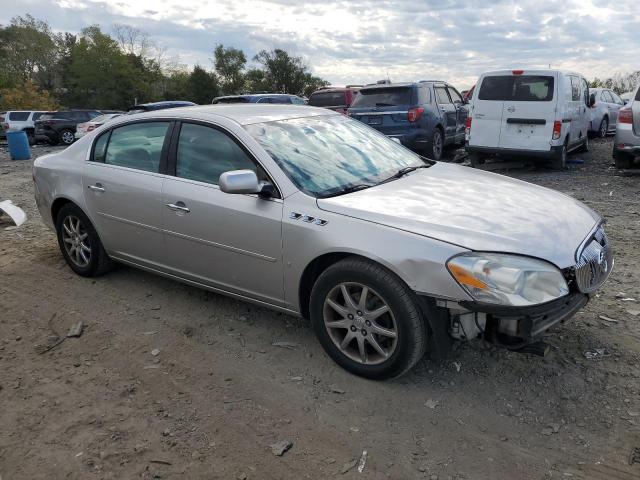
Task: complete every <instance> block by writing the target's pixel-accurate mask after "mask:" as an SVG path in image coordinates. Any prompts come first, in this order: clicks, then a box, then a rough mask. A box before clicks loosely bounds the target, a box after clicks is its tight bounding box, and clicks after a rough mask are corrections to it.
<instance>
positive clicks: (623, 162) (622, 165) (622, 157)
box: [613, 150, 633, 170]
mask: <svg viewBox="0 0 640 480" xmlns="http://www.w3.org/2000/svg"><path fill="white" fill-rule="evenodd" d="M613 160H614V162H615V165H616V168H618V169H620V170H624V169H627V168H631V165H632V162H633V158H632V157H631V156H630V155H628V154H626V153H624V152H618V151H616V150H614V151H613Z"/></svg>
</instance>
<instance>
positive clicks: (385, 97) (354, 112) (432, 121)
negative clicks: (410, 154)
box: [347, 80, 468, 160]
mask: <svg viewBox="0 0 640 480" xmlns="http://www.w3.org/2000/svg"><path fill="white" fill-rule="evenodd" d="M467 114H468V109H467V107H466V103H465V102H464V101H463V100H462V96H461V95H460V93H458V91H457V90H456V89H455V88H453V87H452V86H451V85H449V84H448V83H446V82H442V81H435V80H424V81H421V82H416V83H392V84H386V85H385V84H382V85H372V86H367V87H364V88H362V89H361V90H360V92H359V93H358V95H357V96H356V98H355V100H354V101H353V103H352V104H351V107H349V110H348V112H347V115H349V116H351V117H352V118H354V119H356V120H360V121H361V122H364V123H366V124H367V125H369V126H371V127H373V128H375V129H376V130H379V131H380V132H382V133H384V134H385V135H387V136H388V137H391V138H395V139H397V140H398V141H399V142H400V143H402V144H403V145H404V146H406V147H408V148H410V149H411V150H414V151H416V152H418V153H421V154H423V155H425V156H426V157H429V158H432V159H434V160H440V158H441V157H442V152H443V150H444V147H445V145H451V144H460V145H463V144H464V129H465V123H466V120H467Z"/></svg>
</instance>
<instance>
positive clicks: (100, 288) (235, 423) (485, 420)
mask: <svg viewBox="0 0 640 480" xmlns="http://www.w3.org/2000/svg"><path fill="white" fill-rule="evenodd" d="M611 147H612V146H611V140H607V141H594V142H592V152H591V153H590V154H581V156H577V155H576V156H572V157H571V159H572V160H574V161H580V162H583V163H572V164H571V165H570V166H569V169H568V170H566V171H563V172H553V171H550V170H546V169H534V168H525V169H519V170H513V171H508V172H503V173H506V174H508V175H510V176H514V177H517V178H520V179H522V180H526V181H529V182H533V183H537V184H540V185H544V186H547V187H550V188H554V189H557V190H560V191H562V192H564V193H566V194H568V195H571V196H573V197H575V198H578V199H580V200H582V201H584V202H585V203H587V204H588V205H589V206H591V207H592V208H594V209H595V210H597V211H598V212H600V213H601V214H602V215H604V217H605V218H606V219H607V221H608V227H607V231H608V233H609V236H610V237H611V239H612V241H613V243H614V247H615V249H616V266H615V269H614V272H613V274H612V276H611V278H610V280H609V281H608V283H607V284H606V285H605V287H604V288H603V289H602V291H600V293H599V295H598V297H597V298H595V299H594V300H593V301H592V302H590V303H589V305H588V306H587V307H586V308H585V309H584V310H583V311H581V312H580V313H579V314H578V315H577V316H576V317H575V318H574V319H572V320H571V321H570V322H568V323H567V324H565V325H561V326H559V327H558V328H555V329H554V330H553V331H552V332H550V333H549V335H548V338H547V341H548V342H549V343H550V344H551V345H552V351H551V353H550V355H548V356H547V357H546V358H537V357H529V356H526V355H519V354H514V353H510V352H506V351H503V350H497V349H494V348H488V347H485V346H483V345H481V344H480V343H473V344H465V345H462V344H461V345H458V346H457V348H456V350H455V351H454V352H453V353H452V355H451V358H450V359H448V360H447V361H444V362H442V363H436V362H432V361H430V360H424V361H422V362H421V363H420V364H419V365H418V366H417V368H415V369H414V370H413V371H412V372H411V373H410V374H408V375H406V376H405V377H402V378H400V379H398V380H395V381H388V382H382V383H380V382H371V381H366V380H362V379H360V378H357V377H354V376H351V375H349V374H348V373H346V372H345V371H343V370H342V369H340V368H339V367H338V366H336V365H335V364H334V363H333V362H332V361H331V360H329V359H328V358H327V356H326V355H325V354H324V353H323V351H322V350H321V348H320V346H319V345H318V343H317V341H316V340H315V337H314V335H313V332H312V330H311V328H310V326H309V325H308V323H307V322H306V321H304V320H301V319H296V318H292V317H289V316H286V315H282V314H279V313H275V312H272V311H269V310H265V309H261V308H257V307H254V306H251V305H249V304H245V303H242V302H238V301H236V300H232V299H229V298H226V297H223V296H219V295H216V294H213V293H209V292H205V291H202V290H198V289H196V288H192V287H188V286H184V285H182V284H179V283H176V282H172V281H170V280H166V279H163V278H159V277H157V276H153V275H150V274H147V273H144V272H141V271H138V270H135V269H131V268H127V267H124V266H120V267H118V268H117V269H116V270H115V271H114V272H112V273H110V274H109V275H106V276H104V277H101V278H98V279H95V280H91V279H84V278H80V277H78V276H76V275H74V274H73V273H72V272H71V270H69V268H67V266H66V265H65V263H64V261H63V259H62V256H61V255H60V253H59V251H58V247H57V244H56V240H55V237H54V235H53V233H52V232H50V231H49V230H47V229H46V228H45V227H44V226H43V224H42V223H41V221H40V219H39V215H38V213H37V210H36V207H35V203H34V200H33V192H32V180H31V162H10V161H8V159H7V155H6V151H3V149H1V148H0V199H5V198H9V199H12V200H13V201H14V203H15V204H16V205H19V206H21V207H22V208H24V209H25V211H26V212H27V214H28V215H29V220H28V221H27V222H26V223H25V224H24V225H23V226H22V227H20V228H18V229H9V230H6V229H5V227H7V226H8V224H6V223H0V406H1V408H0V426H1V428H0V476H1V477H2V478H3V479H11V480H12V479H22V478H25V479H26V478H28V479H58V478H72V479H87V478H96V479H98V478H100V479H123V478H143V479H147V478H149V479H150V478H165V479H167V478H169V479H170V478H190V479H199V478H203V479H204V478H206V479H213V478H216V479H217V478H220V479H229V478H231V479H234V478H238V479H282V478H311V479H316V478H331V477H334V476H335V477H339V478H368V479H378V478H393V479H409V478H431V479H436V478H437V479H440V480H442V479H496V478H505V479H506V478H509V479H511V478H518V479H520V478H522V479H525V478H526V479H529V478H532V479H538V478H540V479H542V478H580V479H587V478H588V479H632V478H639V477H640V464H638V463H635V462H630V461H629V459H630V458H631V457H633V458H635V457H634V456H633V455H632V454H631V453H630V452H633V451H634V449H636V448H638V447H640V428H639V426H638V425H639V424H640V395H639V394H640V369H639V368H638V366H639V362H640V326H639V321H640V315H637V314H636V315H634V314H633V312H637V311H639V310H640V302H638V301H631V300H627V301H623V299H624V298H633V299H637V300H640V282H639V274H638V271H637V268H638V265H640V254H639V252H638V250H639V247H640V242H639V240H638V239H639V238H640V177H624V176H620V175H618V174H617V172H616V170H615V169H614V168H612V166H611V163H612V160H611ZM48 150H50V149H45V148H43V147H39V148H37V149H35V152H36V154H42V153H43V152H46V151H48ZM622 294H623V295H622ZM54 314H55V316H54ZM603 317H604V318H603ZM80 320H81V321H83V322H84V324H85V329H84V331H83V334H82V336H81V337H79V338H69V339H67V340H65V341H64V342H63V343H62V344H60V345H59V346H58V347H56V348H54V349H52V350H50V351H49V352H46V353H42V354H40V353H39V352H40V351H42V346H43V345H45V346H46V345H48V344H49V343H50V342H52V341H53V340H54V338H55V337H56V336H61V335H64V334H65V333H66V332H67V331H68V329H69V328H70V327H71V326H72V325H73V324H75V323H76V322H78V321H80ZM289 442H291V443H292V446H291V447H290V448H288V449H286V450H285V451H284V452H282V455H276V453H279V452H280V449H279V448H278V449H276V447H274V445H275V446H277V447H280V446H282V445H288V444H289ZM276 450H277V451H276ZM365 450H366V452H367V453H366V454H363V452H364V451H365ZM630 455H631V457H630ZM630 463H631V464H630ZM361 465H362V473H360V467H361Z"/></svg>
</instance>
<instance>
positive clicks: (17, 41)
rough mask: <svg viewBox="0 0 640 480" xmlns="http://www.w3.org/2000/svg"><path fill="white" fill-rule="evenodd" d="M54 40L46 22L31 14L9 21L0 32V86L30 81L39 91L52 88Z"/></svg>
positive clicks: (55, 51) (54, 63)
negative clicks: (35, 84) (0, 71)
mask: <svg viewBox="0 0 640 480" xmlns="http://www.w3.org/2000/svg"><path fill="white" fill-rule="evenodd" d="M56 41H57V37H56V35H54V34H53V32H52V31H51V27H50V26H49V24H48V23H47V22H43V21H40V20H36V19H35V18H33V17H32V16H31V15H25V16H24V17H19V16H18V17H14V18H12V19H11V23H10V25H9V26H8V27H5V28H1V29H0V51H1V52H2V53H1V54H0V56H1V57H2V75H1V78H0V83H4V84H5V85H8V86H11V85H12V84H22V83H23V82H24V81H26V80H31V81H33V82H36V83H37V84H38V85H39V86H40V87H41V88H52V87H53V85H54V81H55V75H56V62H57V60H58V54H57V45H56Z"/></svg>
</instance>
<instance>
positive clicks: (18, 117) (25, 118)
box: [0, 110, 46, 145]
mask: <svg viewBox="0 0 640 480" xmlns="http://www.w3.org/2000/svg"><path fill="white" fill-rule="evenodd" d="M43 113H46V112H42V111H31V110H12V111H9V112H5V113H4V114H2V117H3V119H0V123H2V129H3V130H4V131H5V132H8V131H9V130H12V131H15V130H24V131H25V133H26V134H27V137H28V138H29V144H31V145H33V144H34V143H35V137H34V134H33V129H34V124H33V122H35V121H36V120H37V119H38V118H40V115H42V114H43ZM0 118H1V117H0Z"/></svg>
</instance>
